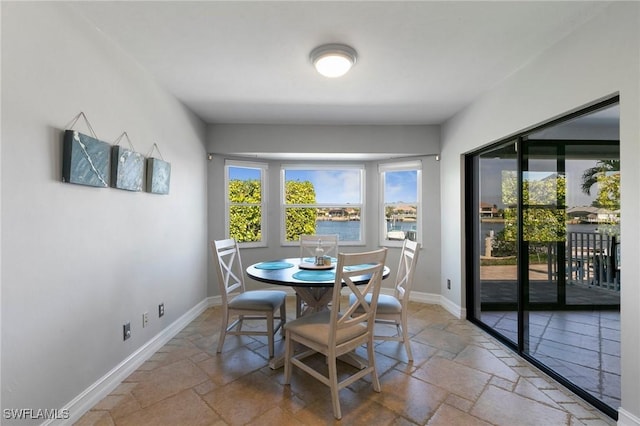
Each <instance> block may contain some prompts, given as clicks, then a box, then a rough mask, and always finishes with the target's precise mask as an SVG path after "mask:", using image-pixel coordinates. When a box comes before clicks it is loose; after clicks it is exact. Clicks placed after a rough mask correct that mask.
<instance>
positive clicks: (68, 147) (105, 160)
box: [62, 130, 111, 188]
mask: <svg viewBox="0 0 640 426" xmlns="http://www.w3.org/2000/svg"><path fill="white" fill-rule="evenodd" d="M110 153H111V145H109V144H108V143H106V142H102V141H100V140H98V139H96V138H92V137H91V136H87V135H85V134H82V133H80V132H77V131H75V130H66V131H65V132H64V139H63V145H62V181H63V182H69V183H76V184H79V185H88V186H96V187H101V188H107V187H109V161H110Z"/></svg>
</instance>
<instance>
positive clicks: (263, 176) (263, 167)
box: [224, 159, 269, 248]
mask: <svg viewBox="0 0 640 426" xmlns="http://www.w3.org/2000/svg"><path fill="white" fill-rule="evenodd" d="M232 167H235V168H245V169H257V170H260V190H261V197H260V199H261V202H260V203H259V204H258V203H232V202H231V200H230V199H229V183H230V181H231V180H230V179H229V169H230V168H232ZM268 169H269V164H268V163H261V162H253V161H241V160H229V159H226V160H225V162H224V204H225V209H224V226H225V231H224V233H225V236H226V238H231V234H230V229H229V228H230V225H231V224H230V214H229V213H230V209H231V207H232V206H243V205H244V206H259V207H260V210H261V216H260V234H261V236H262V238H261V240H260V241H249V242H238V245H239V246H240V247H245V248H248V247H267V245H268V244H267V242H268V235H267V233H268V229H267V208H268V206H269V200H268V191H267V171H268Z"/></svg>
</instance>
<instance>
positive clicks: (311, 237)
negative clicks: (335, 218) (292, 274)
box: [296, 234, 339, 318]
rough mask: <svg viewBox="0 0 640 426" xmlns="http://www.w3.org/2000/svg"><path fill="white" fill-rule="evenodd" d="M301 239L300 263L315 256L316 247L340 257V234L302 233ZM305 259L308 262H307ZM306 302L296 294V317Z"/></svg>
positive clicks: (327, 254)
mask: <svg viewBox="0 0 640 426" xmlns="http://www.w3.org/2000/svg"><path fill="white" fill-rule="evenodd" d="M299 239H300V263H308V260H309V259H310V258H315V254H316V249H317V248H318V247H321V248H322V250H323V251H324V255H325V256H329V257H331V258H337V257H338V246H339V236H338V234H326V235H321V234H302V235H300V237H299ZM305 260H306V261H307V262H305ZM304 309H305V303H304V301H303V300H302V298H300V296H299V295H298V294H296V318H298V317H300V316H301V315H302V312H303V311H304Z"/></svg>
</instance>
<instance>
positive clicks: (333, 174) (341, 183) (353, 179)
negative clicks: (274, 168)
mask: <svg viewBox="0 0 640 426" xmlns="http://www.w3.org/2000/svg"><path fill="white" fill-rule="evenodd" d="M284 173H285V177H284V179H285V184H288V183H289V182H299V183H308V184H309V185H310V187H308V189H309V190H312V191H313V194H314V195H315V200H310V199H309V200H308V201H306V202H305V204H307V203H308V204H360V203H361V202H362V184H361V170H359V169H343V170H311V169H310V170H296V169H286V170H285V172H284ZM288 195H289V193H287V196H288ZM301 203H302V201H299V200H296V199H290V198H289V197H287V204H301Z"/></svg>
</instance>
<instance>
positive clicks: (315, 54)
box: [309, 43, 357, 78]
mask: <svg viewBox="0 0 640 426" xmlns="http://www.w3.org/2000/svg"><path fill="white" fill-rule="evenodd" d="M309 59H311V63H312V64H313V66H314V67H316V70H317V71H318V72H319V73H320V74H322V75H324V76H325V77H332V78H333V77H341V76H343V75H345V74H346V73H347V71H349V70H350V69H351V67H352V66H353V64H355V63H356V59H357V53H356V50H355V49H354V48H353V47H351V46H347V45H346V44H335V43H334V44H323V45H322V46H318V47H316V48H315V49H313V50H312V51H311V54H309Z"/></svg>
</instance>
